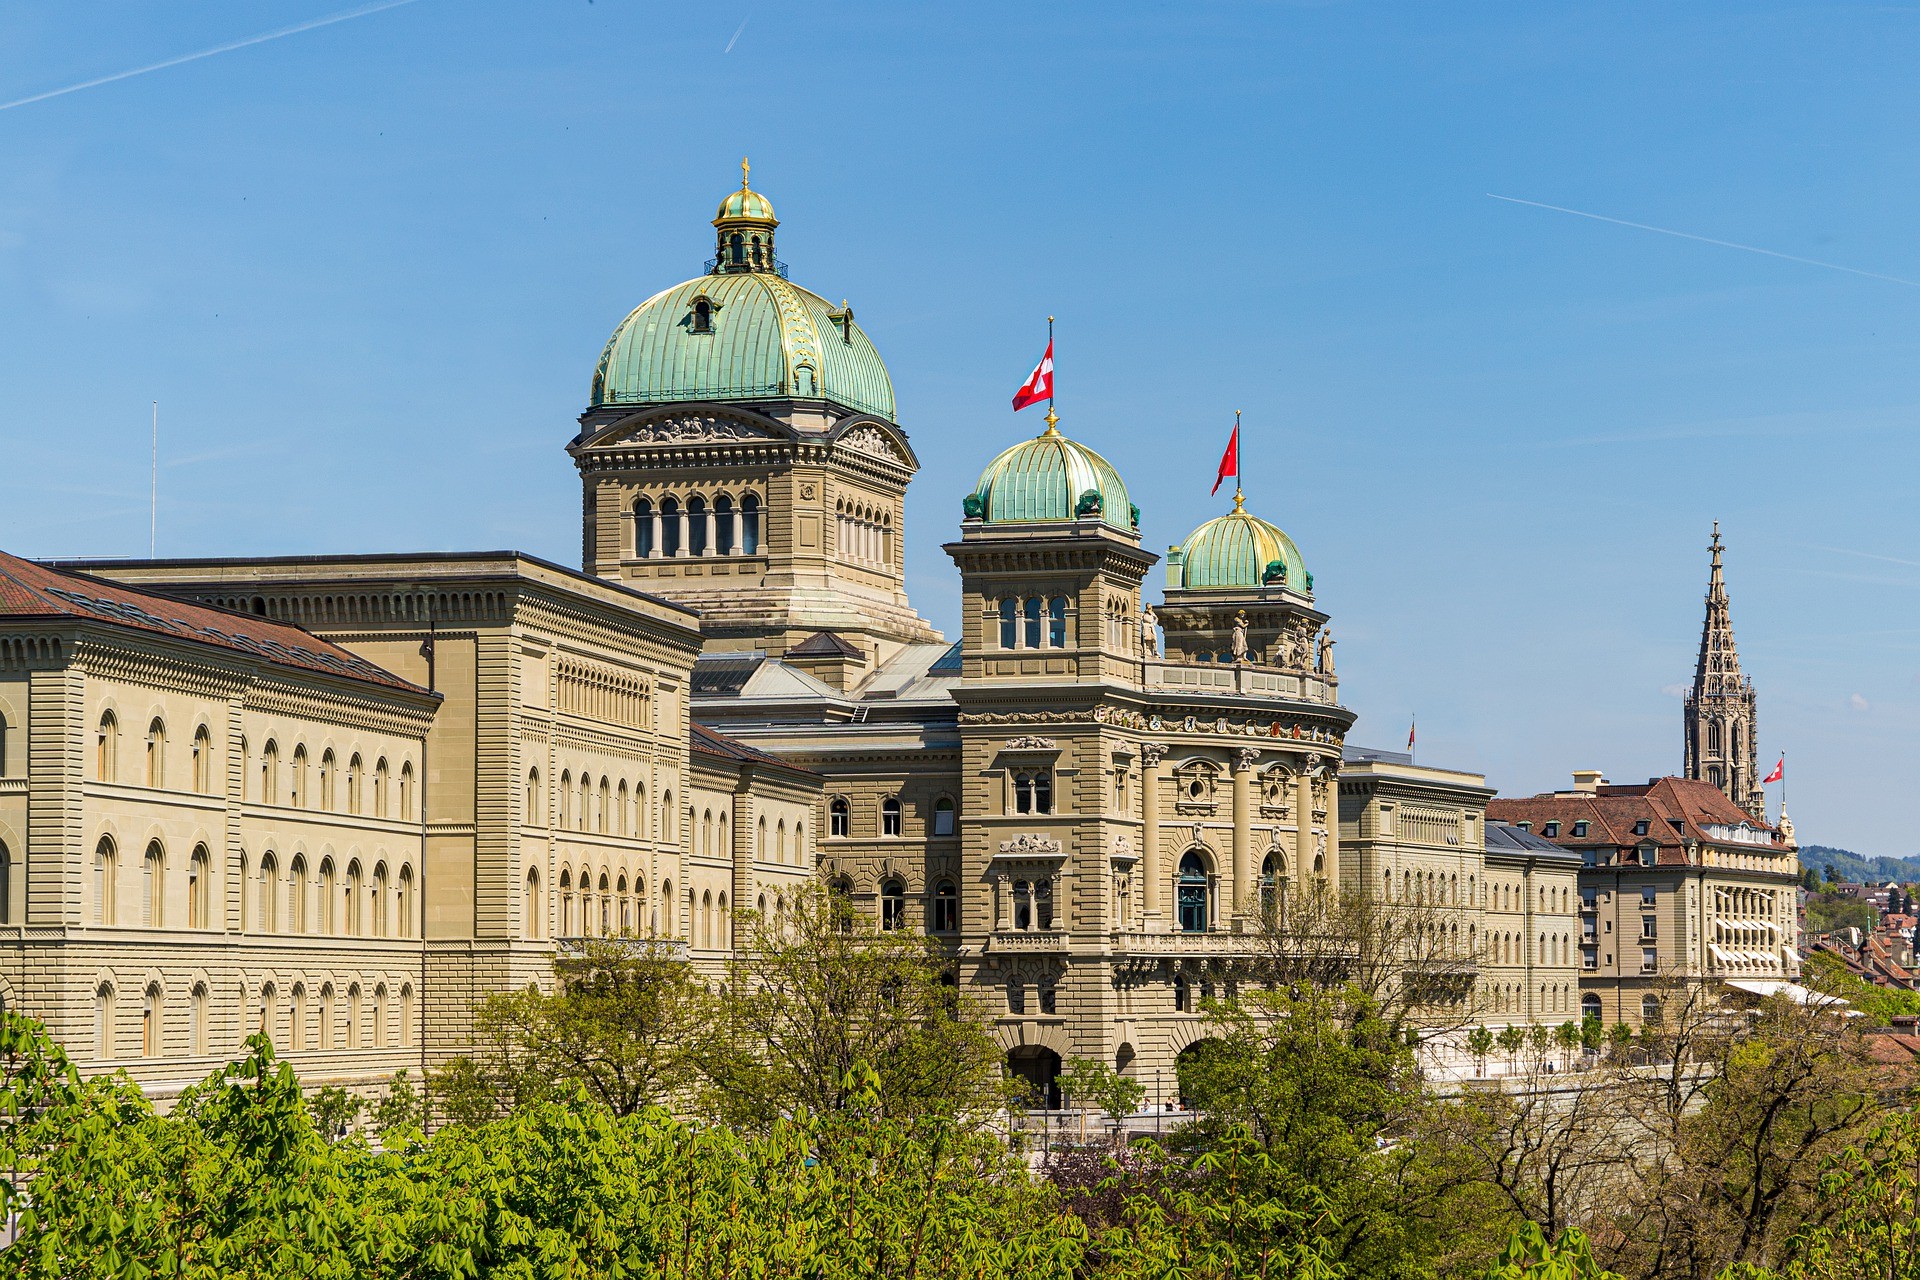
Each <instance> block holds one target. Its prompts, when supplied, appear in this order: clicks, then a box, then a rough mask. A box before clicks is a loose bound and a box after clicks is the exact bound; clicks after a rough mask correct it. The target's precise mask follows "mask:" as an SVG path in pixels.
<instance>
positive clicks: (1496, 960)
mask: <svg viewBox="0 0 1920 1280" xmlns="http://www.w3.org/2000/svg"><path fill="white" fill-rule="evenodd" d="M1538 942H1539V948H1538V950H1536V951H1535V952H1534V957H1533V963H1535V964H1570V963H1572V961H1571V960H1570V959H1569V957H1570V956H1571V955H1572V951H1573V940H1572V939H1571V938H1569V937H1568V936H1567V935H1565V934H1559V933H1543V934H1541V935H1540V937H1539V939H1538ZM1487 949H1488V952H1489V954H1488V956H1487V963H1489V964H1526V963H1527V954H1526V941H1525V939H1524V938H1522V937H1521V936H1520V935H1519V934H1517V933H1513V932H1508V931H1500V932H1490V933H1488V935H1487Z"/></svg>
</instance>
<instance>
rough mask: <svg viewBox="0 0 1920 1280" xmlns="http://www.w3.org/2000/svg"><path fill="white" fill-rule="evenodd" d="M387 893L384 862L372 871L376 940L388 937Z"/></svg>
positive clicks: (372, 904)
mask: <svg viewBox="0 0 1920 1280" xmlns="http://www.w3.org/2000/svg"><path fill="white" fill-rule="evenodd" d="M386 892H388V885H386V864H384V862H382V864H378V865H376V867H374V869H372V898H371V900H369V904H371V906H372V936H376V938H384V936H386Z"/></svg>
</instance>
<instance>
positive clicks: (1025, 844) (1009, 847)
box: [1000, 832, 1062, 858]
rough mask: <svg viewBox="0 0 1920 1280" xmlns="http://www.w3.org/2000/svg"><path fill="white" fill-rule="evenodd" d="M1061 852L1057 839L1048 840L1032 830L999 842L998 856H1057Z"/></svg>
mask: <svg viewBox="0 0 1920 1280" xmlns="http://www.w3.org/2000/svg"><path fill="white" fill-rule="evenodd" d="M1061 852H1062V851H1061V848H1060V842H1059V841H1058V840H1050V839H1048V838H1047V837H1046V836H1043V835H1036V834H1034V833H1032V832H1025V833H1023V834H1021V835H1017V836H1015V837H1014V838H1013V839H1011V840H1002V841H1001V842H1000V856H1001V857H1003V858H1058V857H1060V856H1061Z"/></svg>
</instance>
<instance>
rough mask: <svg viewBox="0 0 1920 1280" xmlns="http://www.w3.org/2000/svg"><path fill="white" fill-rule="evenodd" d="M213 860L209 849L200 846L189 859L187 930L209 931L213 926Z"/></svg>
mask: <svg viewBox="0 0 1920 1280" xmlns="http://www.w3.org/2000/svg"><path fill="white" fill-rule="evenodd" d="M212 880H213V859H212V857H211V856H210V855H209V854H208V853H207V847H206V846H205V845H200V846H198V847H197V848H195V849H194V851H193V856H192V857H191V858H189V859H187V928H189V929H208V928H211V927H212V926H213V915H212V911H211V909H210V904H211V899H212V896H213V895H212V883H211V882H212Z"/></svg>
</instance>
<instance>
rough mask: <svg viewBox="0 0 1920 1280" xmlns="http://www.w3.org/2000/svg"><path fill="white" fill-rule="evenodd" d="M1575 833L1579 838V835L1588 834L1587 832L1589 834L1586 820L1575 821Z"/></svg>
mask: <svg viewBox="0 0 1920 1280" xmlns="http://www.w3.org/2000/svg"><path fill="white" fill-rule="evenodd" d="M1573 834H1574V836H1575V837H1576V838H1577V837H1580V836H1584V835H1586V834H1587V824H1586V823H1584V822H1576V823H1574V824H1573Z"/></svg>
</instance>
